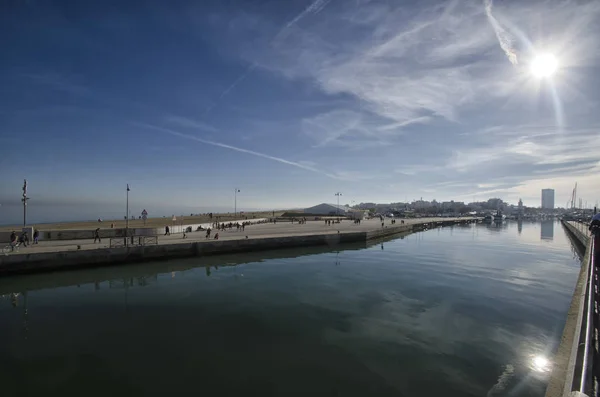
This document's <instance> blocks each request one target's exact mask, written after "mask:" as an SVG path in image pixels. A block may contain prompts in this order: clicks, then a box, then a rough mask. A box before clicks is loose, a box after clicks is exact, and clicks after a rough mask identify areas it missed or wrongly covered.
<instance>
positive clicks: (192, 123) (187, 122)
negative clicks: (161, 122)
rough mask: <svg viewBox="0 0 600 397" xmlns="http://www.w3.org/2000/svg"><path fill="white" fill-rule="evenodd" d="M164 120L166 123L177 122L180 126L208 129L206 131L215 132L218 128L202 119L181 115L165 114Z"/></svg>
mask: <svg viewBox="0 0 600 397" xmlns="http://www.w3.org/2000/svg"><path fill="white" fill-rule="evenodd" d="M165 121H166V122H167V123H172V124H177V125H179V126H181V127H186V128H194V129H198V130H203V131H208V132H217V131H218V130H217V129H216V128H215V127H213V126H212V125H210V124H208V123H204V122H202V121H197V120H192V119H189V118H187V117H181V116H167V117H165Z"/></svg>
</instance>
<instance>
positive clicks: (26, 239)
mask: <svg viewBox="0 0 600 397" xmlns="http://www.w3.org/2000/svg"><path fill="white" fill-rule="evenodd" d="M19 243H21V244H23V245H24V246H25V247H27V245H28V243H29V236H27V232H26V231H24V232H23V233H22V234H21V237H19Z"/></svg>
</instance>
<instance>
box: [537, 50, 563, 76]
mask: <svg viewBox="0 0 600 397" xmlns="http://www.w3.org/2000/svg"><path fill="white" fill-rule="evenodd" d="M556 69H558V61H557V60H556V57H555V56H554V55H552V54H541V55H538V56H536V57H535V58H534V59H533V62H531V73H532V74H533V75H534V76H535V77H537V78H539V79H543V78H548V77H551V76H552V75H553V74H554V73H555V72H556Z"/></svg>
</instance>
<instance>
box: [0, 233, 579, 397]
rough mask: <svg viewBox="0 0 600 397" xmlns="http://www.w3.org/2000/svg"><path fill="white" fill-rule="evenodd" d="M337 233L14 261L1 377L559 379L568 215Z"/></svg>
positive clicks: (5, 382)
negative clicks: (183, 251) (248, 249)
mask: <svg viewBox="0 0 600 397" xmlns="http://www.w3.org/2000/svg"><path fill="white" fill-rule="evenodd" d="M336 249H339V251H331V250H327V249H326V248H310V249H306V250H302V251H300V250H282V251H279V252H269V253H252V254H246V255H235V256H233V255H232V256H220V257H213V258H196V259H190V260H177V261H169V262H162V263H151V264H144V265H135V266H133V265H132V266H123V267H119V268H103V269H92V270H82V271H76V272H65V273H54V274H44V275H31V276H23V277H11V278H5V279H0V294H2V295H3V298H2V299H0V369H1V370H0V395H2V396H20V395H22V396H30V395H31V396H33V395H46V396H47V395H52V396H54V395H56V396H67V395H78V396H81V395H85V396H116V395H119V396H121V395H122V396H147V395H164V396H167V395H251V394H254V395H263V396H264V395H305V396H308V395H311V396H312V395H319V396H411V397H412V396H442V395H443V396H445V397H448V396H450V397H454V396H509V395H510V396H543V394H544V390H545V387H546V383H547V378H548V370H549V368H550V366H551V358H552V353H553V352H554V351H555V350H556V348H557V341H558V340H559V339H560V335H561V333H562V328H563V325H564V321H565V319H566V312H567V310H568V306H569V303H570V299H571V294H572V291H573V289H574V287H575V281H576V278H577V274H578V270H579V266H580V263H579V259H578V258H577V256H576V255H575V254H574V252H573V249H572V247H571V244H570V241H569V240H568V239H567V237H566V236H565V233H564V231H563V229H562V227H561V226H560V224H558V223H553V222H543V223H523V224H517V223H516V222H513V223H507V224H505V225H502V226H499V227H495V226H491V225H488V226H486V225H479V226H467V227H452V228H443V229H435V230H431V231H427V232H423V233H418V234H413V235H410V236H407V237H405V238H402V239H401V238H397V239H394V240H390V241H384V242H383V243H377V244H373V245H369V246H367V245H364V244H363V245H360V244H359V245H349V246H341V247H337V248H336ZM11 293H14V294H17V293H18V296H15V295H14V294H11ZM544 358H547V359H549V360H550V362H549V363H546V362H545V361H544Z"/></svg>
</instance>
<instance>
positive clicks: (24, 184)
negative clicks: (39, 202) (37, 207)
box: [21, 179, 29, 227]
mask: <svg viewBox="0 0 600 397" xmlns="http://www.w3.org/2000/svg"><path fill="white" fill-rule="evenodd" d="M27 200H29V198H28V197H27V179H25V180H24V181H23V198H22V199H21V201H22V202H23V227H25V226H27Z"/></svg>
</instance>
